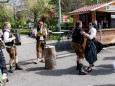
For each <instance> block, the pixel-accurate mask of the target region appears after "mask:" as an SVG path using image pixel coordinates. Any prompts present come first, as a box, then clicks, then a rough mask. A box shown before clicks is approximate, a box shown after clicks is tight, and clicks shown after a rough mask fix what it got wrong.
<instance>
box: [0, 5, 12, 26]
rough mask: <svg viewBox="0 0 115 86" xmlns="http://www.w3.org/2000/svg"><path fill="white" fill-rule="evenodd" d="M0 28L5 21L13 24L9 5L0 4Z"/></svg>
mask: <svg viewBox="0 0 115 86" xmlns="http://www.w3.org/2000/svg"><path fill="white" fill-rule="evenodd" d="M0 8H1V9H0V28H3V23H4V22H6V21H10V22H11V24H12V25H14V24H13V22H14V19H13V16H12V13H13V12H12V9H11V8H10V6H9V5H6V4H0Z"/></svg>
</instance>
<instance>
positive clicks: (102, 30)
mask: <svg viewBox="0 0 115 86" xmlns="http://www.w3.org/2000/svg"><path fill="white" fill-rule="evenodd" d="M70 15H72V17H73V20H74V27H75V23H76V21H78V20H81V21H82V22H83V28H84V29H86V30H87V29H88V24H89V22H91V21H93V22H95V23H96V24H97V26H98V28H97V31H98V33H97V38H98V40H101V41H102V43H103V44H111V43H115V1H111V2H107V3H100V4H94V5H89V6H87V5H86V6H84V7H81V8H79V9H77V10H74V11H72V12H70Z"/></svg>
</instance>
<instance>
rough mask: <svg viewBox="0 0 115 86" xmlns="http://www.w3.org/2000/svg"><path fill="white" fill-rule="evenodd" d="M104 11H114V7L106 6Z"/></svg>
mask: <svg viewBox="0 0 115 86" xmlns="http://www.w3.org/2000/svg"><path fill="white" fill-rule="evenodd" d="M106 10H110V11H111V10H112V11H113V10H115V5H109V6H106Z"/></svg>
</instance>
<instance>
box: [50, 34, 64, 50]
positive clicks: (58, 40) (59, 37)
mask: <svg viewBox="0 0 115 86" xmlns="http://www.w3.org/2000/svg"><path fill="white" fill-rule="evenodd" d="M52 34H57V35H58V39H57V44H56V48H57V47H58V45H59V43H60V41H61V38H62V36H63V34H64V32H52ZM62 48H63V45H62Z"/></svg>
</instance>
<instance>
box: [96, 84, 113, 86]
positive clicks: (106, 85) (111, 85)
mask: <svg viewBox="0 0 115 86" xmlns="http://www.w3.org/2000/svg"><path fill="white" fill-rule="evenodd" d="M94 86H115V84H105V85H94Z"/></svg>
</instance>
